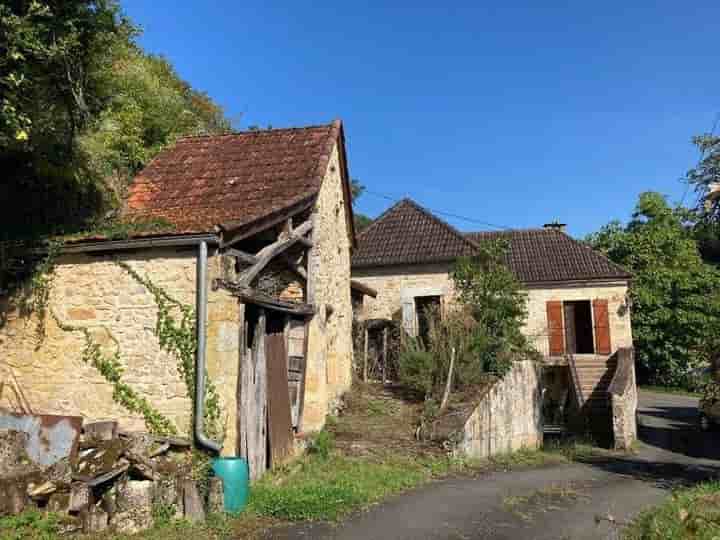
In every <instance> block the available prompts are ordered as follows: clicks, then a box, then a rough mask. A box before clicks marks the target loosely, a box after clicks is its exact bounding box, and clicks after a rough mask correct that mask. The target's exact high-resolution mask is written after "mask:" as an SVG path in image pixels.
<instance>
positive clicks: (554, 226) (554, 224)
mask: <svg viewBox="0 0 720 540" xmlns="http://www.w3.org/2000/svg"><path fill="white" fill-rule="evenodd" d="M565 227H567V223H560V221H559V220H557V219H556V220H553V221H551V222H550V223H546V224H545V225H543V229H551V230H553V231H559V232H565Z"/></svg>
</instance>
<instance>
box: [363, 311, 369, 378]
mask: <svg viewBox="0 0 720 540" xmlns="http://www.w3.org/2000/svg"><path fill="white" fill-rule="evenodd" d="M368 332H369V330H368V327H367V325H365V347H364V351H363V381H365V382H367V380H368Z"/></svg>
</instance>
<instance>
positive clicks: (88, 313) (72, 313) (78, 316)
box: [67, 308, 96, 321]
mask: <svg viewBox="0 0 720 540" xmlns="http://www.w3.org/2000/svg"><path fill="white" fill-rule="evenodd" d="M67 316H68V318H69V319H72V320H73V321H89V320H93V319H95V318H96V313H95V310H94V309H89V308H70V309H68V310H67Z"/></svg>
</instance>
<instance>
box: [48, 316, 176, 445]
mask: <svg viewBox="0 0 720 540" xmlns="http://www.w3.org/2000/svg"><path fill="white" fill-rule="evenodd" d="M53 318H54V319H55V322H56V323H57V325H58V326H59V327H60V329H61V330H64V331H66V332H82V334H83V336H84V338H85V348H84V349H83V351H82V360H83V362H85V363H86V364H89V365H91V366H93V367H94V368H95V369H96V370H97V371H98V372H99V373H100V375H102V377H103V378H104V379H105V380H106V381H107V382H108V383H110V384H111V385H112V388H113V395H112V397H113V400H114V401H115V402H116V403H118V404H119V405H120V406H122V407H124V408H125V409H127V410H128V411H130V412H132V413H136V414H141V415H142V417H143V420H144V421H145V426H147V428H148V430H149V431H150V433H154V434H155V435H177V428H176V427H175V426H174V425H173V423H172V422H171V421H170V420H169V419H168V418H167V417H165V416H163V415H162V414H161V413H160V412H159V411H158V410H157V409H155V408H154V407H153V406H152V405H151V404H150V402H149V401H148V400H147V399H146V398H145V397H143V396H141V395H139V394H138V393H137V392H136V391H135V390H133V389H132V388H131V387H130V386H129V385H128V384H127V383H125V382H123V381H122V374H123V371H124V370H123V367H122V363H121V362H120V348H119V343H118V342H117V341H116V340H115V339H114V338H112V339H113V341H115V344H116V345H117V349H116V350H115V352H114V353H113V354H111V355H106V354H104V353H103V352H102V349H101V348H100V345H99V344H98V343H97V342H96V341H95V340H94V339H93V336H92V333H91V332H90V330H88V329H87V328H84V327H80V326H71V325H68V324H65V323H63V322H62V321H61V320H60V319H59V318H58V317H57V315H55V313H53Z"/></svg>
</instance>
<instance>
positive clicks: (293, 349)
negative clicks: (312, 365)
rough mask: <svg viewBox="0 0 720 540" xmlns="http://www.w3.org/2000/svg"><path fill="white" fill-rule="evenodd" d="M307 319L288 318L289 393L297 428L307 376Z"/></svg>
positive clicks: (294, 424) (291, 411) (291, 412)
mask: <svg viewBox="0 0 720 540" xmlns="http://www.w3.org/2000/svg"><path fill="white" fill-rule="evenodd" d="M305 332H306V328H305V320H304V319H294V318H290V319H288V324H287V332H286V334H287V354H288V362H287V364H288V372H287V379H288V394H289V397H290V416H291V419H292V426H293V427H294V428H295V429H297V428H298V424H299V421H300V409H301V404H302V399H303V396H302V393H303V379H304V376H305V351H306V349H305Z"/></svg>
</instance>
